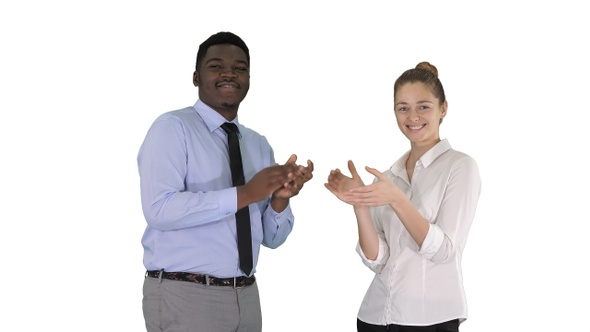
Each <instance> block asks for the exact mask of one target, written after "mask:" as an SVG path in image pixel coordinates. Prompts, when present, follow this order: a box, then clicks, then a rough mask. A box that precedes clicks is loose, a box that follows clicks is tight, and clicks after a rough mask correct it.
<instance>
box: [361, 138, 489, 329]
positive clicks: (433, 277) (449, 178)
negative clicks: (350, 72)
mask: <svg viewBox="0 0 590 332" xmlns="http://www.w3.org/2000/svg"><path fill="white" fill-rule="evenodd" d="M408 154H409V152H407V153H406V154H404V155H403V156H402V157H401V158H400V159H399V160H398V161H397V162H395V164H393V166H392V167H391V168H390V169H389V170H388V171H386V172H385V174H386V175H387V176H388V177H389V178H390V179H391V180H392V181H393V182H394V183H395V184H396V185H397V186H398V187H399V188H400V189H401V190H402V191H404V192H405V193H406V194H407V195H408V197H409V198H410V201H411V202H412V204H413V205H414V207H416V209H417V210H418V211H419V212H420V214H421V215H422V216H423V217H424V218H425V219H426V220H427V221H428V222H430V228H429V230H428V234H427V235H426V238H425V239H424V242H423V244H422V247H421V248H418V245H417V244H416V242H415V241H414V240H413V239H412V237H411V236H410V234H409V233H408V231H407V230H406V229H405V227H404V226H403V224H402V223H401V221H400V219H399V218H398V217H397V215H396V214H395V212H394V211H393V209H392V208H391V206H389V205H387V206H380V207H375V208H371V217H372V219H373V223H374V225H375V228H376V230H377V233H378V235H379V254H378V256H377V258H376V259H375V260H369V259H367V258H366V256H365V255H364V253H363V252H362V250H361V249H360V246H359V245H357V252H358V253H359V255H360V256H361V258H362V260H363V262H364V263H365V265H366V266H368V267H369V268H370V269H371V270H372V271H374V272H375V277H374V279H373V281H372V283H371V285H370V287H369V289H368V290H367V293H366V295H365V297H364V299H363V302H362V304H361V308H360V310H359V313H358V318H359V319H360V320H362V321H363V322H366V323H369V324H375V325H389V324H398V325H415V326H418V325H433V324H437V323H442V322H445V321H449V320H453V319H459V320H460V321H461V322H462V321H464V320H465V319H467V301H466V296H465V291H464V288H463V277H462V273H461V255H462V252H463V248H464V247H465V242H466V240H467V234H468V233H469V228H470V226H471V223H472V221H473V218H474V215H475V209H476V206H477V202H478V199H479V195H480V189H481V181H480V176H479V171H478V167H477V164H476V162H475V161H474V160H473V159H472V158H471V157H470V156H468V155H466V154H464V153H462V152H459V151H456V150H453V149H452V148H451V146H450V144H449V143H448V141H447V140H442V141H440V142H439V143H438V144H437V145H435V146H434V147H432V148H431V149H430V150H429V151H428V152H426V153H425V154H424V155H423V156H422V157H421V158H420V160H418V162H417V163H416V166H415V168H414V173H413V176H412V183H410V181H409V180H408V173H407V170H406V166H405V164H406V160H407V158H408Z"/></svg>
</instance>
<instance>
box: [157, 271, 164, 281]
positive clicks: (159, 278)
mask: <svg viewBox="0 0 590 332" xmlns="http://www.w3.org/2000/svg"><path fill="white" fill-rule="evenodd" d="M163 275H164V269H161V270H160V273H158V283H160V284H161V283H162V276H163Z"/></svg>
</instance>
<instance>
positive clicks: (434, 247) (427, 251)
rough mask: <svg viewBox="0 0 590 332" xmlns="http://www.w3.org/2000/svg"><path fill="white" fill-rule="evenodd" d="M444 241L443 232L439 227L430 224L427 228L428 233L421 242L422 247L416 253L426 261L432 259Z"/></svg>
mask: <svg viewBox="0 0 590 332" xmlns="http://www.w3.org/2000/svg"><path fill="white" fill-rule="evenodd" d="M444 239H445V232H443V231H442V229H440V227H438V226H436V225H433V224H430V227H429V228H428V233H427V234H426V237H425V238H424V241H423V242H422V247H421V248H420V250H419V251H418V253H419V254H420V255H423V256H424V257H426V258H427V259H432V257H434V255H436V253H437V252H438V250H439V249H440V246H441V245H442V243H443V240H444Z"/></svg>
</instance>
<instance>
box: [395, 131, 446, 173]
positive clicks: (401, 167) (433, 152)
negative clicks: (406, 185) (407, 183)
mask: <svg viewBox="0 0 590 332" xmlns="http://www.w3.org/2000/svg"><path fill="white" fill-rule="evenodd" d="M450 149H451V144H450V143H449V141H448V140H447V139H446V138H445V139H443V140H441V141H440V142H438V143H436V145H435V146H433V147H432V148H430V150H428V151H426V153H425V154H424V155H422V157H420V159H419V162H420V163H421V164H422V166H423V167H424V168H426V167H428V166H429V165H430V164H432V163H433V162H434V161H435V160H436V158H438V157H439V156H440V155H441V154H443V153H445V152H446V151H447V150H450ZM409 155H410V151H407V152H406V153H404V155H403V156H402V157H401V158H399V159H398V160H397V161H396V162H395V163H394V164H393V165H392V166H391V168H390V170H391V172H392V173H393V174H395V175H397V176H400V173H401V172H406V160H407V159H408V156H409Z"/></svg>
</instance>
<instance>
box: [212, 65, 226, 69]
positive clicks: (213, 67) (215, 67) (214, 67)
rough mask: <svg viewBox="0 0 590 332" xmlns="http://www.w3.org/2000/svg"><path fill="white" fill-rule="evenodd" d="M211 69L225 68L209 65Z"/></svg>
mask: <svg viewBox="0 0 590 332" xmlns="http://www.w3.org/2000/svg"><path fill="white" fill-rule="evenodd" d="M209 68H212V69H220V68H223V67H222V66H221V65H209Z"/></svg>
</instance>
